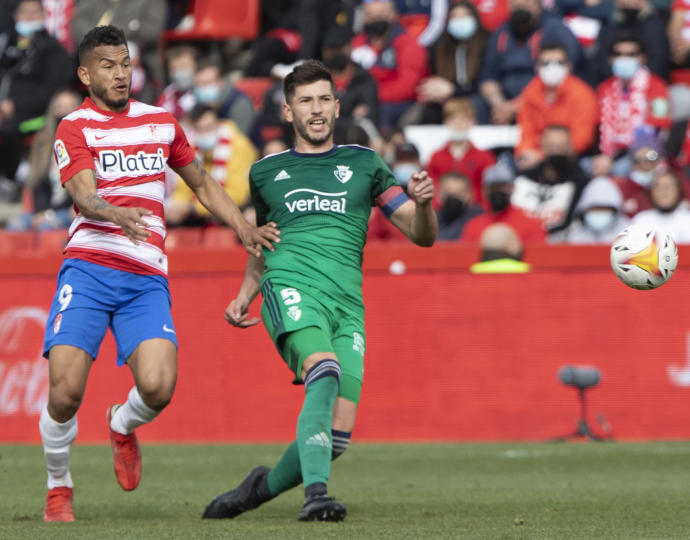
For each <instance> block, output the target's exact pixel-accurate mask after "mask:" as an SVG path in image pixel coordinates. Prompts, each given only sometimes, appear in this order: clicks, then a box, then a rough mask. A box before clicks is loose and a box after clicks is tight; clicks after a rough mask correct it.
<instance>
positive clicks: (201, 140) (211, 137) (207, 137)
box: [194, 131, 218, 152]
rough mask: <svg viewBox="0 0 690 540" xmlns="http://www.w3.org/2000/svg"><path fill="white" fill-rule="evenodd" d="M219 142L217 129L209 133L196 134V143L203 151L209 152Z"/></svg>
mask: <svg viewBox="0 0 690 540" xmlns="http://www.w3.org/2000/svg"><path fill="white" fill-rule="evenodd" d="M217 142H218V134H217V133H216V132H215V131H209V132H208V133H197V134H196V135H195V136H194V143H195V144H196V145H197V147H198V148H199V150H201V151H202V152H208V151H209V150H211V149H213V148H214V147H215V146H216V143H217Z"/></svg>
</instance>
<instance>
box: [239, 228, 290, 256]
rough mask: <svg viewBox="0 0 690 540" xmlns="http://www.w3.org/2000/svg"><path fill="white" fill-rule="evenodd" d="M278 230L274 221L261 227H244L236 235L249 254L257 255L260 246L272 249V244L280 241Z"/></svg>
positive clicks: (259, 252)
mask: <svg viewBox="0 0 690 540" xmlns="http://www.w3.org/2000/svg"><path fill="white" fill-rule="evenodd" d="M279 235H280V231H279V230H278V228H277V227H276V224H275V223H274V222H272V221H271V222H269V223H266V225H262V226H261V227H251V226H250V227H246V228H244V229H241V230H240V231H239V232H238V236H239V237H240V240H241V241H242V244H243V245H244V249H246V250H247V251H248V252H249V253H250V254H252V255H254V256H256V257H259V256H260V255H261V248H262V247H265V248H266V249H268V250H269V251H274V249H275V248H274V247H273V244H274V243H277V242H280V238H279Z"/></svg>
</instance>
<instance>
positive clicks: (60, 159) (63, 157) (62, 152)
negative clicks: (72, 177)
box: [55, 139, 69, 169]
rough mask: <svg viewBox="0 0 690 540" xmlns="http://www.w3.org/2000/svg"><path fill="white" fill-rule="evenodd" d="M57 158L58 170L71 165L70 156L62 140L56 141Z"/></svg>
mask: <svg viewBox="0 0 690 540" xmlns="http://www.w3.org/2000/svg"><path fill="white" fill-rule="evenodd" d="M55 157H56V158H57V164H58V169H62V168H63V167H65V166H67V165H69V154H68V153H67V148H66V147H65V143H64V142H62V139H57V140H56V141H55Z"/></svg>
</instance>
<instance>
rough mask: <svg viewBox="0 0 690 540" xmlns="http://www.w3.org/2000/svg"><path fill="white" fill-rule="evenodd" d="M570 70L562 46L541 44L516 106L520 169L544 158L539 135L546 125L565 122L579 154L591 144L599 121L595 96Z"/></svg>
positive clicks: (517, 150) (517, 153)
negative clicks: (532, 72) (534, 69)
mask: <svg viewBox="0 0 690 540" xmlns="http://www.w3.org/2000/svg"><path fill="white" fill-rule="evenodd" d="M571 71H572V64H571V63H570V62H569V60H568V53H567V52H566V50H565V47H563V46H562V45H560V44H547V43H545V44H543V45H542V48H541V51H540V52H539V57H538V59H537V76H536V77H534V78H533V79H532V80H531V81H530V83H529V84H528V85H527V86H526V87H525V89H524V90H523V92H522V95H521V97H520V104H519V106H518V113H517V124H518V126H520V142H519V143H518V145H517V147H516V149H515V155H516V160H517V163H518V168H519V169H529V168H532V167H534V166H536V165H537V164H538V163H539V162H540V161H541V160H542V159H543V156H542V154H541V149H540V146H541V138H542V134H543V133H544V130H545V129H546V126H548V125H562V126H567V128H568V130H569V131H570V137H571V141H572V146H573V150H574V151H575V153H576V154H578V155H580V154H582V153H584V152H585V151H586V150H588V149H589V148H590V147H591V146H592V144H593V141H594V135H595V129H596V127H597V123H598V121H599V107H598V104H597V98H596V95H595V94H594V91H593V90H592V89H591V88H590V87H589V86H588V85H587V84H586V83H584V82H583V81H582V80H580V79H578V78H577V77H575V76H574V75H572V74H571Z"/></svg>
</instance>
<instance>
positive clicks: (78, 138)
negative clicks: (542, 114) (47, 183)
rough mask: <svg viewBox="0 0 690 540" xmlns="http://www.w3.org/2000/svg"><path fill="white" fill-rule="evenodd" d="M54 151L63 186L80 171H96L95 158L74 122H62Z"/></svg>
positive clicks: (58, 129)
mask: <svg viewBox="0 0 690 540" xmlns="http://www.w3.org/2000/svg"><path fill="white" fill-rule="evenodd" d="M53 150H54V152H53V153H54V155H55V161H56V162H57V166H58V169H59V170H60V182H62V184H63V185H64V184H65V182H67V181H68V180H69V179H70V178H72V177H73V176H74V175H75V174H77V173H78V172H79V171H83V170H84V169H91V170H95V169H96V164H95V163H94V156H93V154H92V153H91V150H90V149H89V147H88V146H87V144H86V138H85V137H84V134H83V133H82V132H81V130H80V129H79V128H78V127H77V125H75V123H74V122H70V121H65V120H63V121H62V122H60V124H59V125H58V128H57V132H56V133H55V144H54V147H53Z"/></svg>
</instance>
